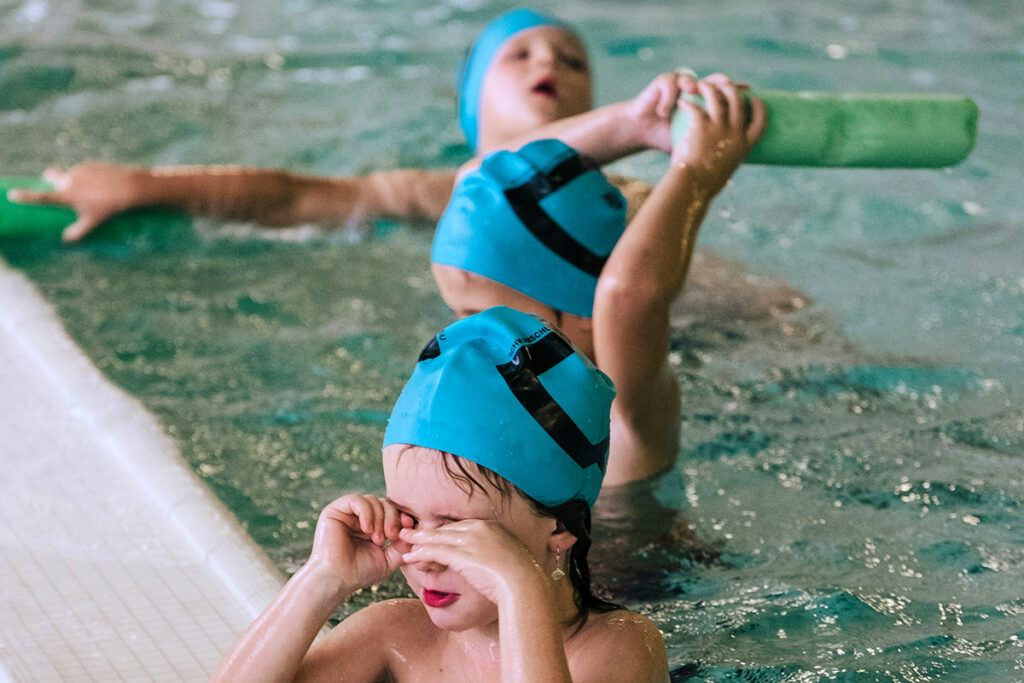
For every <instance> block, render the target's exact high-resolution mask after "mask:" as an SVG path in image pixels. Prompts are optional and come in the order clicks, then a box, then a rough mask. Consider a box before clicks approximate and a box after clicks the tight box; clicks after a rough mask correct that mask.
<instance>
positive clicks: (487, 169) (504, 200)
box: [430, 140, 626, 317]
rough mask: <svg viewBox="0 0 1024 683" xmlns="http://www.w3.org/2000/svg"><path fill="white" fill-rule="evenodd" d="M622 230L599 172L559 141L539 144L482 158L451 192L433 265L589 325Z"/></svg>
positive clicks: (621, 207) (619, 203)
mask: <svg viewBox="0 0 1024 683" xmlns="http://www.w3.org/2000/svg"><path fill="white" fill-rule="evenodd" d="M625 227H626V199H625V197H623V196H622V193H621V192H619V190H618V188H616V187H615V186H614V185H612V184H611V183H610V182H609V181H608V179H607V178H606V177H605V175H604V174H603V173H602V172H601V170H600V169H599V168H598V167H597V166H596V165H595V164H593V163H591V162H589V161H588V160H586V159H584V158H583V157H581V156H580V154H579V153H577V152H576V150H574V149H573V148H571V147H569V146H568V145H566V144H565V143H563V142H561V141H559V140H536V141H534V142H531V143H529V144H527V145H524V146H523V147H522V149H520V150H519V151H517V152H509V151H500V152H495V153H493V154H490V155H488V156H487V157H485V158H484V160H483V161H482V162H481V164H480V168H478V169H477V170H475V171H473V172H471V173H468V174H466V176H465V177H464V178H463V179H462V180H461V181H460V182H459V183H458V185H456V187H455V191H454V192H453V194H452V198H451V201H450V202H449V203H448V207H447V208H446V209H445V212H444V214H443V215H442V216H441V220H440V222H439V223H438V225H437V231H436V232H435V233H434V245H433V249H432V250H431V254H430V258H431V260H432V261H433V262H434V263H440V264H443V265H448V266H455V267H456V268H462V269H463V270H467V271H469V272H472V273H476V274H478V275H482V276H484V277H486V278H490V279H491V280H494V281H496V282H500V283H501V284H503V285H505V286H507V287H511V288H512V289H515V290H518V291H520V292H522V293H523V294H526V295H527V296H530V297H532V298H534V299H536V300H537V301H540V302H541V303H543V304H546V305H548V306H551V307H552V308H554V309H556V310H559V311H565V312H567V313H573V314H575V315H580V316H584V317H590V316H592V315H593V314H594V290H595V288H596V287H597V278H598V276H599V275H600V274H601V269H602V268H603V267H604V263H605V261H606V260H607V258H608V256H609V254H611V252H612V249H614V248H615V244H616V243H617V242H618V240H619V237H621V236H622V232H623V230H625Z"/></svg>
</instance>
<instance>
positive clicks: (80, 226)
mask: <svg viewBox="0 0 1024 683" xmlns="http://www.w3.org/2000/svg"><path fill="white" fill-rule="evenodd" d="M100 223H101V221H99V220H96V219H95V218H93V217H92V216H88V215H84V216H80V217H79V219H78V220H77V221H75V222H74V223H72V224H71V225H69V226H68V227H66V228H64V232H62V233H61V235H60V238H61V240H62V241H64V242H77V241H78V240H80V239H82V238H83V237H85V236H86V235H88V234H89V233H90V232H92V231H93V230H95V229H96V226H98V225H99V224H100Z"/></svg>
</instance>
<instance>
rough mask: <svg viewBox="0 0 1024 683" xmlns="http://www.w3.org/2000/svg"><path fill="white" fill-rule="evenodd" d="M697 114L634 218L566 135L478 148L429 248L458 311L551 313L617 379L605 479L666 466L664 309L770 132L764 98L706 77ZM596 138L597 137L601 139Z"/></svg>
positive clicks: (645, 474)
mask: <svg viewBox="0 0 1024 683" xmlns="http://www.w3.org/2000/svg"><path fill="white" fill-rule="evenodd" d="M700 90H701V93H702V94H703V95H704V97H705V99H706V101H707V103H708V105H707V111H706V112H705V111H703V110H701V109H700V108H698V107H696V106H694V105H693V104H690V103H689V102H685V101H683V102H681V103H680V106H683V107H686V108H687V110H688V113H689V114H690V116H691V117H692V118H693V121H694V123H693V125H692V126H691V127H690V129H689V130H688V132H687V134H686V135H685V136H684V137H683V138H682V139H681V140H680V141H679V142H678V144H677V145H676V146H675V148H674V149H673V150H672V155H671V161H670V163H669V167H668V170H667V171H666V173H665V175H664V176H663V177H662V179H661V180H660V181H659V182H658V184H657V186H656V187H655V188H654V191H653V192H652V193H651V195H650V197H649V198H648V199H647V201H646V202H645V203H644V205H643V206H642V207H641V209H640V211H639V212H638V213H637V215H636V217H634V218H633V220H631V221H629V223H628V226H627V225H626V223H625V200H624V199H623V197H622V195H621V194H620V193H619V191H618V190H617V189H616V188H615V187H614V186H613V185H612V184H610V183H609V182H608V181H607V179H606V178H605V176H604V174H603V173H601V171H600V169H599V168H597V167H596V166H595V165H593V164H589V163H588V161H587V159H586V158H585V157H583V156H581V155H580V154H579V153H578V152H577V151H575V150H573V149H572V148H570V147H568V146H567V145H565V144H564V143H563V142H561V141H558V140H539V141H535V142H531V143H529V144H527V145H525V146H524V147H522V148H521V149H520V150H519V151H517V152H510V151H500V152H496V153H494V154H491V155H489V156H487V157H485V158H484V160H483V162H482V163H481V164H480V166H479V168H477V169H476V170H472V171H470V172H468V173H467V174H466V175H465V176H464V177H463V178H462V179H461V180H460V181H459V184H458V185H457V186H456V188H455V191H454V194H453V196H452V200H451V203H450V204H449V206H448V209H447V210H446V211H445V214H444V216H443V217H442V218H441V221H440V222H439V223H438V226H437V231H436V232H435V236H434V247H433V250H432V253H431V260H432V262H433V272H434V277H435V279H436V280H437V283H438V285H439V287H440V289H441V295H442V296H443V297H444V299H445V302H446V303H447V304H448V305H449V307H451V309H452V310H453V311H455V313H456V314H457V315H459V316H466V315H471V314H472V313H474V312H476V311H479V310H482V309H485V308H488V307H490V306H494V305H499V304H500V305H505V306H511V307H513V308H517V309H519V310H522V311H527V312H530V313H534V314H536V315H539V316H541V317H543V318H545V319H547V320H551V321H552V322H554V323H555V324H556V325H557V326H558V327H559V328H560V330H561V331H562V332H563V333H564V334H565V335H566V336H567V337H568V338H569V339H570V340H571V341H572V342H573V344H574V345H576V347H577V348H579V349H580V350H581V351H583V352H584V353H586V354H587V356H589V357H590V358H591V359H593V361H594V362H595V363H596V364H597V366H598V367H599V368H600V369H601V370H602V371H603V372H604V373H605V374H607V375H608V376H609V377H611V379H612V381H613V382H614V383H615V386H616V390H617V395H616V398H615V401H614V402H613V404H612V410H611V420H612V424H611V455H610V457H609V462H608V470H607V472H606V475H605V485H606V486H611V485H619V484H625V483H628V482H633V481H638V480H643V479H646V478H649V477H651V476H652V475H654V474H657V473H659V472H662V471H664V470H666V469H668V468H669V467H670V466H671V465H672V463H673V462H674V461H675V458H676V454H677V453H678V451H679V423H680V420H679V414H680V391H679V384H678V380H677V378H676V373H675V372H674V370H673V369H672V367H671V365H670V362H669V353H668V352H669V333H670V329H669V320H670V310H671V307H672V303H673V301H674V300H675V299H676V297H677V296H678V295H679V293H680V291H681V289H682V287H683V284H684V282H685V281H686V277H687V272H688V270H689V266H690V262H691V259H692V256H693V248H694V243H695V241H696V239H697V233H698V230H699V229H700V225H701V222H702V220H703V218H704V215H705V214H706V213H707V210H708V207H709V205H710V203H711V200H712V199H713V198H714V196H715V195H716V194H717V193H718V192H719V190H721V189H722V187H723V186H724V185H725V183H726V182H727V181H728V180H729V178H730V176H731V175H732V173H733V172H734V171H735V170H736V168H737V167H738V166H739V164H740V163H741V162H742V161H743V159H744V158H745V157H746V155H747V153H748V152H749V151H750V149H751V148H752V147H753V146H754V145H755V144H756V143H757V141H758V140H759V139H760V136H761V135H762V133H763V131H764V124H765V114H764V106H763V103H761V102H760V101H758V100H757V99H756V98H751V100H750V103H749V109H750V116H749V118H748V112H747V105H745V103H744V99H743V98H742V96H741V95H740V93H739V91H738V90H737V89H736V88H735V87H733V86H730V85H728V84H721V83H713V82H707V81H704V82H702V83H701V84H700ZM591 142H592V144H595V145H598V146H599V145H600V139H599V138H597V137H595V138H594V139H593V140H592V141H591Z"/></svg>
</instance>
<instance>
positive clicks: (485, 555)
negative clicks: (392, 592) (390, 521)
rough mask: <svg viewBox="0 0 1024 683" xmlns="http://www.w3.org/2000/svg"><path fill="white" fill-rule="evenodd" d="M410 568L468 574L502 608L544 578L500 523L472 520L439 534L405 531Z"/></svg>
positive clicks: (440, 530) (436, 530) (443, 528)
mask: <svg viewBox="0 0 1024 683" xmlns="http://www.w3.org/2000/svg"><path fill="white" fill-rule="evenodd" d="M399 536H400V538H401V539H402V540H403V541H405V542H407V543H410V544H412V549H411V550H410V551H409V552H406V553H405V555H404V556H403V560H404V562H405V563H406V564H409V565H416V564H421V563H436V564H440V565H444V566H447V567H448V568H450V569H453V570H455V571H456V572H458V573H459V574H461V575H462V577H463V578H465V579H466V581H468V582H469V584H470V585H471V586H473V588H475V589H476V590H478V591H480V593H481V594H482V595H483V596H484V597H486V598H487V599H488V600H490V601H491V602H493V603H495V604H497V605H498V606H499V607H500V606H501V605H502V604H503V603H505V604H507V601H508V600H511V599H515V597H516V596H517V595H519V594H520V593H521V591H520V589H525V588H526V587H527V586H530V585H531V584H534V585H536V583H537V582H543V581H544V574H543V572H542V571H541V570H540V567H539V565H538V564H537V561H536V560H535V559H534V558H533V556H532V555H531V554H530V551H529V550H527V548H526V546H525V545H523V543H522V542H521V541H520V540H519V539H517V538H516V537H515V536H513V535H512V534H511V533H509V532H508V531H507V530H506V529H505V527H503V526H501V525H500V524H499V523H497V522H493V521H483V520H479V519H467V520H462V521H459V522H453V523H451V524H445V525H443V526H440V527H437V528H434V529H408V528H405V529H402V531H401V533H400V534H399Z"/></svg>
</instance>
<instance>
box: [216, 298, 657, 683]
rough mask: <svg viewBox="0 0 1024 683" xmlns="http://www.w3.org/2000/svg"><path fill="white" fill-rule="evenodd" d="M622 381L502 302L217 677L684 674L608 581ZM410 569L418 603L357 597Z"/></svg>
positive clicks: (413, 392)
mask: <svg viewBox="0 0 1024 683" xmlns="http://www.w3.org/2000/svg"><path fill="white" fill-rule="evenodd" d="M613 395H614V389H613V388H612V385H611V383H610V382H609V381H608V378H607V377H605V376H604V375H603V374H602V373H601V372H599V371H598V370H597V369H596V368H594V366H593V365H592V364H591V363H589V361H587V360H586V359H585V358H584V357H583V356H582V355H581V354H579V353H578V352H576V351H574V349H573V348H572V347H571V346H570V345H569V344H568V343H567V342H566V341H565V340H564V339H563V338H562V337H561V336H559V335H558V334H557V333H556V332H554V331H553V330H551V329H550V328H549V327H548V326H547V325H545V324H544V323H543V321H541V320H539V319H537V318H535V317H533V316H530V315H527V314H525V313H521V312H518V311H514V310H512V309H508V308H504V307H498V308H493V309H489V310H486V311H483V312H481V313H479V314H477V315H474V316H470V317H468V318H465V319H463V320H460V321H458V322H456V323H453V324H452V325H450V326H449V327H448V328H446V329H445V330H444V331H443V332H442V333H441V334H439V335H437V337H435V338H434V339H433V340H432V341H431V342H430V343H429V344H428V345H427V347H426V348H425V349H424V351H423V353H422V354H421V355H420V360H419V362H418V363H417V365H416V368H415V370H414V372H413V375H412V377H411V379H410V380H409V383H408V384H407V385H406V387H405V389H404V390H403V392H402V394H401V395H400V396H399V398H398V401H397V403H396V404H395V408H394V411H393V412H392V415H391V418H390V420H389V422H388V427H387V432H386V434H385V437H384V453H383V465H384V478H385V482H386V486H387V497H386V498H378V497H376V496H371V495H346V496H343V497H341V498H339V499H338V500H336V501H334V502H333V503H331V504H330V505H328V506H327V507H326V508H325V509H324V511H323V512H322V513H321V515H320V520H319V522H318V523H317V528H316V534H315V538H314V542H313V550H312V553H311V554H310V557H309V560H308V561H307V562H306V564H305V565H304V566H303V567H302V568H301V569H299V571H297V572H296V573H295V575H294V576H293V577H292V578H291V580H290V581H289V582H288V583H287V585H286V586H285V587H284V589H282V591H281V593H280V594H279V595H278V597H277V598H276V599H275V600H274V601H273V602H272V603H271V605H270V606H269V607H268V608H267V609H266V611H264V613H263V614H262V615H261V616H260V617H259V618H258V619H257V620H256V621H255V622H254V623H253V625H252V626H251V627H250V628H249V629H248V631H247V632H246V633H245V634H244V635H243V636H242V638H241V640H240V641H239V643H238V644H237V645H236V646H235V648H234V650H233V651H232V652H231V653H230V654H229V655H228V657H227V658H226V659H225V661H224V663H223V664H222V665H221V668H220V670H219V671H218V673H217V674H216V675H215V676H214V679H215V680H231V681H234V680H244V681H261V680H292V679H301V680H342V679H343V680H346V681H380V680H389V681H411V680H416V681H424V680H428V681H433V680H436V681H442V680H443V681H499V680H500V681H569V680H572V681H615V682H616V683H617V682H618V681H659V682H662V681H667V680H668V673H667V662H666V655H665V648H664V643H663V641H662V638H661V635H660V633H659V631H658V629H657V628H656V627H655V626H654V624H653V623H651V622H650V620H648V619H646V618H645V617H642V616H640V615H637V614H635V613H632V612H629V611H627V610H624V609H621V608H619V607H617V606H615V605H612V604H610V603H607V602H604V601H602V600H600V599H598V598H596V597H595V596H593V595H592V593H591V591H590V580H589V572H588V568H587V551H588V548H589V545H590V538H589V530H590V516H589V515H590V507H591V505H593V502H594V500H595V498H596V497H597V494H598V490H599V489H600V486H601V478H602V470H603V468H604V463H605V460H606V458H607V449H608V407H609V404H610V402H611V400H612V396H613ZM396 569H401V571H402V572H403V574H404V575H405V578H406V581H407V582H408V583H409V586H410V588H412V590H413V591H414V592H415V593H416V596H417V599H397V600H388V601H386V602H381V603H377V604H374V605H371V606H369V607H366V608H364V609H362V610H360V611H359V612H357V613H355V614H353V615H352V616H350V617H348V618H347V619H345V620H344V621H342V622H341V623H340V624H339V625H338V626H336V627H335V628H334V629H332V630H331V631H330V633H329V634H328V635H326V636H325V637H324V638H322V639H321V640H320V641H319V642H317V643H316V644H314V643H313V641H314V638H315V637H316V636H317V634H318V632H319V631H320V629H321V627H322V626H323V625H324V623H325V622H326V621H327V619H328V617H330V615H331V614H332V613H333V611H334V610H335V609H336V607H337V606H338V605H339V604H341V603H343V602H345V601H346V600H347V599H348V597H349V596H351V595H352V593H353V592H354V591H356V590H359V589H361V588H364V587H367V586H370V585H373V584H376V583H379V582H380V581H382V580H384V579H385V578H386V577H387V576H389V575H390V574H391V573H392V572H394V571H395V570H396Z"/></svg>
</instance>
